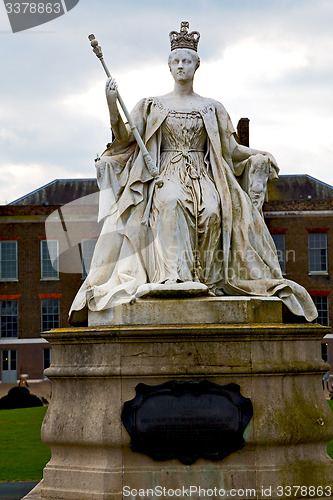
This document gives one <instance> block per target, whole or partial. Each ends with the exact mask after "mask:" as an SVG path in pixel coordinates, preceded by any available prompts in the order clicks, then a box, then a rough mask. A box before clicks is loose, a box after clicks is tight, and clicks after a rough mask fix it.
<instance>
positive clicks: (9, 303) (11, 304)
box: [0, 300, 18, 338]
mask: <svg viewBox="0 0 333 500" xmlns="http://www.w3.org/2000/svg"><path fill="white" fill-rule="evenodd" d="M0 318H1V335H0V336H1V337H2V338H8V337H17V335H18V307H17V300H1V301H0Z"/></svg>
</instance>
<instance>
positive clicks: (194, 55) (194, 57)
mask: <svg viewBox="0 0 333 500" xmlns="http://www.w3.org/2000/svg"><path fill="white" fill-rule="evenodd" d="M176 50H187V51H188V52H190V54H191V56H192V57H193V59H194V60H195V62H196V68H195V69H196V70H197V69H198V68H199V66H200V57H199V56H198V54H197V52H195V51H194V50H191V49H175V50H173V51H171V52H170V54H169V58H168V65H169V68H170V66H171V58H172V56H174V54H175V52H176Z"/></svg>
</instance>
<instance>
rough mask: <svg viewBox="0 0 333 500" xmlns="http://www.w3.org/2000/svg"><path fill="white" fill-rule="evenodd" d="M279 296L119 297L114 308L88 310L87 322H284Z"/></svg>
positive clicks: (91, 324) (103, 323) (144, 323)
mask: <svg viewBox="0 0 333 500" xmlns="http://www.w3.org/2000/svg"><path fill="white" fill-rule="evenodd" d="M281 322H282V302H281V300H280V299H279V298H278V297H192V298H182V299H179V298H172V299H170V298H163V299H152V298H146V299H137V300H136V302H135V303H134V304H130V303H129V302H124V301H119V302H118V303H117V302H116V303H115V305H114V308H113V310H111V309H106V310H104V311H98V312H95V311H89V312H88V325H89V326H98V325H115V326H116V325H124V326H126V325H156V324H157V325H188V324H189V323H191V324H193V323H194V324H230V323H234V324H244V323H264V324H267V323H281Z"/></svg>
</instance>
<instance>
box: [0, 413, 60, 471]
mask: <svg viewBox="0 0 333 500" xmlns="http://www.w3.org/2000/svg"><path fill="white" fill-rule="evenodd" d="M46 410H47V407H46V406H40V407H37V408H19V409H17V410H0V481H24V480H31V481H33V480H36V481H38V480H40V479H42V477H43V474H42V471H43V468H44V467H45V464H46V463H47V462H48V461H49V460H50V458H51V453H50V448H49V447H48V446H46V444H44V443H43V442H42V440H41V437H40V429H41V425H42V421H43V418H44V415H45V413H46Z"/></svg>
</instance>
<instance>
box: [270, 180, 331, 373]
mask: <svg viewBox="0 0 333 500" xmlns="http://www.w3.org/2000/svg"><path fill="white" fill-rule="evenodd" d="M268 198H269V202H266V203H265V205H264V216H265V220H266V224H267V226H268V228H269V230H270V232H271V234H272V236H273V238H274V241H275V244H276V247H277V250H278V255H279V259H280V264H281V268H282V270H283V271H284V275H285V277H286V278H287V279H291V280H293V281H296V282H297V283H299V284H301V285H303V286H304V287H305V288H306V289H307V290H308V292H309V293H310V295H311V296H312V298H313V301H314V303H315V304H316V307H317V309H318V314H319V316H318V319H317V320H316V321H317V322H318V323H320V324H322V325H325V326H330V325H332V324H333V296H332V294H331V288H332V275H333V187H332V186H329V185H328V184H325V183H323V182H321V181H319V180H317V179H314V178H313V177H310V176H309V175H283V176H281V177H280V178H279V180H277V181H275V182H273V183H271V184H270V185H269V189H268ZM332 340H333V339H332V338H327V339H324V340H323V342H322V354H323V358H324V359H326V360H328V361H329V362H330V364H331V365H333V341H332ZM331 373H332V375H333V370H332V369H331Z"/></svg>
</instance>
